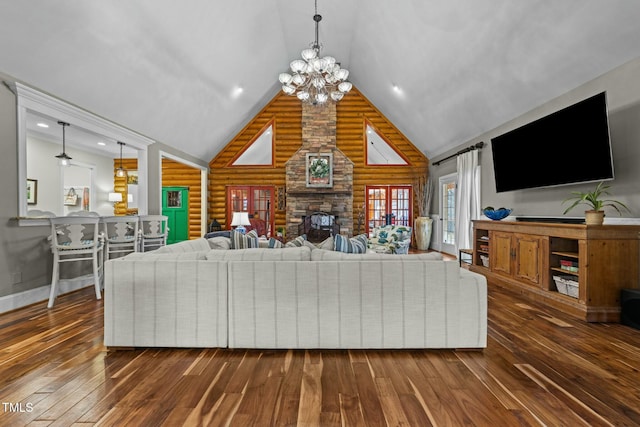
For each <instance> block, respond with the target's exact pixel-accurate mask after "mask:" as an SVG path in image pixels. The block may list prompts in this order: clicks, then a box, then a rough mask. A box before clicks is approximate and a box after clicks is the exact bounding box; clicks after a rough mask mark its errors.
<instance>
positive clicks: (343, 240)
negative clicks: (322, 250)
mask: <svg viewBox="0 0 640 427" xmlns="http://www.w3.org/2000/svg"><path fill="white" fill-rule="evenodd" d="M333 250H334V251H339V252H345V253H348V254H363V253H365V252H367V235H366V234H359V235H357V236H355V237H352V238H348V237H347V236H343V235H341V234H336V235H335V236H333Z"/></svg>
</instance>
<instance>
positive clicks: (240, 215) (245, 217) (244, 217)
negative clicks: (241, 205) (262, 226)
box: [231, 212, 251, 227]
mask: <svg viewBox="0 0 640 427" xmlns="http://www.w3.org/2000/svg"><path fill="white" fill-rule="evenodd" d="M241 225H251V223H250V222H249V212H234V213H233V217H232V218H231V226H232V227H237V226H241Z"/></svg>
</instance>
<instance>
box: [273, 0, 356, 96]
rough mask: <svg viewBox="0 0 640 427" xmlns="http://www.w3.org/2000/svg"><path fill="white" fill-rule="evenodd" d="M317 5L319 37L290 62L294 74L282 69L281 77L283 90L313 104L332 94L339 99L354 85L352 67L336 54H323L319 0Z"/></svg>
mask: <svg viewBox="0 0 640 427" xmlns="http://www.w3.org/2000/svg"><path fill="white" fill-rule="evenodd" d="M315 5H316V13H315V15H313V21H314V22H315V23H316V24H315V25H316V40H315V41H314V42H312V43H311V44H310V47H309V48H308V49H305V50H303V51H302V53H301V56H302V59H296V60H294V61H292V62H291V64H290V67H291V74H289V73H281V74H280V77H279V80H280V83H282V91H283V92H284V93H286V94H287V95H291V96H293V95H295V96H297V97H298V99H300V100H301V101H302V102H306V103H309V104H313V105H317V104H324V103H325V102H327V101H328V100H329V98H331V100H333V101H340V100H341V99H342V97H343V96H344V94H345V93H347V92H349V91H350V90H351V88H352V86H353V85H352V84H351V83H349V82H348V81H347V77H349V71H348V70H346V69H344V68H340V64H339V63H338V62H336V59H335V58H333V57H331V56H325V57H322V58H321V57H320V49H321V48H322V45H321V44H320V43H319V42H318V24H319V23H320V21H321V20H322V16H321V15H319V14H318V0H316V1H315Z"/></svg>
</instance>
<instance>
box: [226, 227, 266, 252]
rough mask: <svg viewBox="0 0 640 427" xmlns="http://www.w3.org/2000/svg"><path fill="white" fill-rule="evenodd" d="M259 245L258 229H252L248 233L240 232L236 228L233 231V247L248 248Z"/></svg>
mask: <svg viewBox="0 0 640 427" xmlns="http://www.w3.org/2000/svg"><path fill="white" fill-rule="evenodd" d="M259 246H260V245H259V243H258V233H257V232H256V230H251V231H249V232H248V233H247V234H242V233H238V232H237V231H235V230H232V231H231V249H248V248H257V247H259Z"/></svg>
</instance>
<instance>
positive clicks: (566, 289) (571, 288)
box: [553, 276, 578, 298]
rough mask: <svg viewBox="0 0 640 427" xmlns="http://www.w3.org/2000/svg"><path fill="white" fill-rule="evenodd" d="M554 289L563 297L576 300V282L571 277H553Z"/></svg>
mask: <svg viewBox="0 0 640 427" xmlns="http://www.w3.org/2000/svg"><path fill="white" fill-rule="evenodd" d="M553 281H554V282H555V283H556V289H557V290H558V292H560V293H561V294H563V295H568V296H570V297H572V298H578V282H577V281H576V280H574V279H573V277H572V276H553Z"/></svg>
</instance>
